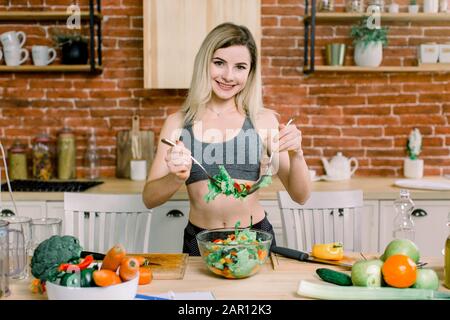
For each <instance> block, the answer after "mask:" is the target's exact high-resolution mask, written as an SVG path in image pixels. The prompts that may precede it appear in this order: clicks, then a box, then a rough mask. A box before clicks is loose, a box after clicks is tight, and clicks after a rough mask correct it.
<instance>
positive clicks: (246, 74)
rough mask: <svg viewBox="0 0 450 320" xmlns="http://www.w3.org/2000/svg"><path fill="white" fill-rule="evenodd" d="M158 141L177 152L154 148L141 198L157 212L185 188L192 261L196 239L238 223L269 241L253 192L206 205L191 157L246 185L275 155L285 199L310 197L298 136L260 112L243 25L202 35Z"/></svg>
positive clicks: (204, 183) (202, 179)
mask: <svg viewBox="0 0 450 320" xmlns="http://www.w3.org/2000/svg"><path fill="white" fill-rule="evenodd" d="M160 138H167V139H171V140H174V141H175V140H176V141H177V145H176V146H174V147H170V146H167V145H165V144H162V143H161V142H159V143H158V148H157V152H156V155H155V159H154V161H153V164H152V167H151V169H150V172H149V175H148V180H147V182H146V185H145V188H144V191H143V199H144V202H145V204H146V206H147V207H148V208H154V207H157V206H159V205H161V204H163V203H164V202H166V201H167V200H169V199H170V198H171V197H172V195H173V194H174V193H175V192H176V191H177V190H178V189H179V188H180V187H181V186H182V185H183V184H184V183H185V184H186V187H187V191H188V195H189V201H190V211H189V223H188V225H187V226H186V228H185V230H184V243H183V252H185V253H189V254H190V255H199V254H200V253H199V250H198V247H197V242H196V239H195V235H196V234H197V233H199V232H200V231H202V230H204V229H215V228H232V227H234V225H235V224H236V222H237V221H240V223H241V226H242V227H247V226H250V224H251V222H253V228H255V229H261V230H264V231H268V232H270V233H271V234H272V235H274V232H273V227H272V225H271V224H270V222H269V221H268V220H267V217H266V213H265V212H264V209H263V207H262V206H261V205H260V204H259V201H258V192H255V193H253V194H251V195H249V196H247V197H246V198H245V200H239V199H235V198H234V197H230V196H229V197H227V196H225V195H220V196H218V197H217V198H216V199H215V200H213V201H211V202H208V203H207V202H206V201H205V200H204V196H205V194H207V193H208V179H207V176H206V175H205V174H204V173H203V171H202V170H201V169H200V167H199V166H198V165H197V164H193V163H192V160H191V158H190V156H191V154H192V155H193V156H194V157H195V159H197V160H198V161H200V163H202V165H203V166H204V167H205V168H206V170H207V171H208V172H209V174H210V175H215V174H217V173H218V170H219V169H218V166H219V165H223V166H224V167H225V169H226V170H227V171H228V173H229V174H230V175H231V177H232V178H233V179H234V180H235V181H237V182H239V183H250V184H252V183H254V181H256V180H257V179H258V177H259V176H260V172H261V170H262V167H263V166H261V163H264V161H262V159H267V158H268V157H267V155H268V154H270V153H271V152H272V151H275V153H274V154H275V156H274V157H273V158H274V159H273V160H272V163H273V167H274V169H273V170H275V171H276V173H277V175H278V177H279V179H280V180H281V182H282V183H283V185H284V187H285V188H286V190H287V191H288V192H289V194H290V195H291V197H292V198H293V199H294V200H295V201H297V202H299V203H304V202H305V201H306V200H307V199H308V197H309V194H310V189H311V181H310V178H309V172H308V167H307V165H306V162H305V159H304V157H303V152H302V147H301V140H302V138H301V132H300V131H299V130H298V129H297V127H296V126H295V125H294V124H291V125H289V126H287V127H286V126H285V125H283V124H279V123H278V120H277V118H276V116H275V113H274V112H273V111H271V110H269V109H265V108H263V106H262V99H261V84H260V71H259V66H258V54H257V47H256V44H255V41H254V39H253V36H252V35H251V33H250V31H249V30H248V29H247V28H246V27H244V26H238V25H235V24H232V23H224V24H221V25H219V26H217V27H216V28H214V29H213V30H212V31H211V32H210V33H209V34H208V35H207V37H206V38H205V40H204V41H203V43H202V45H201V47H200V49H199V51H198V53H197V56H196V58H195V64H194V72H193V76H192V81H191V87H190V89H189V93H188V96H187V98H186V100H185V102H184V104H183V106H182V108H181V110H180V111H179V112H176V113H174V114H172V115H169V116H168V117H167V120H166V121H165V123H164V125H163V128H162V130H161V134H160ZM264 170H265V169H264ZM251 217H252V221H251ZM274 244H275V237H274V240H273V242H272V245H274Z"/></svg>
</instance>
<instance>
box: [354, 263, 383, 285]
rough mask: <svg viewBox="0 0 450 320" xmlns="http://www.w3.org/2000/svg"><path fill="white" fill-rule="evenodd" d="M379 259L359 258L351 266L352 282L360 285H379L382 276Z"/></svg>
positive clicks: (381, 264)
mask: <svg viewBox="0 0 450 320" xmlns="http://www.w3.org/2000/svg"><path fill="white" fill-rule="evenodd" d="M382 266H383V261H381V260H380V259H370V260H359V261H357V262H355V264H354V265H353V266H352V274H351V277H352V283H353V285H354V286H360V287H381V283H382V279H383V276H382V274H381V267H382Z"/></svg>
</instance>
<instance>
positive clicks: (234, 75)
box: [210, 45, 251, 100]
mask: <svg viewBox="0 0 450 320" xmlns="http://www.w3.org/2000/svg"><path fill="white" fill-rule="evenodd" d="M250 66H251V57H250V52H249V51H248V48H247V47H246V46H242V45H236V46H231V47H227V48H221V49H217V50H216V51H215V52H214V54H213V58H212V60H211V66H210V74H211V82H212V90H213V92H214V95H215V96H216V97H217V98H219V99H221V100H229V99H231V98H233V97H234V96H235V95H236V94H238V93H239V92H240V91H241V90H242V89H244V87H245V84H246V83H247V79H248V75H249V72H250Z"/></svg>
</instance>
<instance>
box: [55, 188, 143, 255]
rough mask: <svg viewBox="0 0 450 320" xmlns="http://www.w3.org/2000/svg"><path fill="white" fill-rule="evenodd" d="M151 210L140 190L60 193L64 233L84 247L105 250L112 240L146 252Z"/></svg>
mask: <svg viewBox="0 0 450 320" xmlns="http://www.w3.org/2000/svg"><path fill="white" fill-rule="evenodd" d="M151 212H152V211H151V210H150V209H147V208H146V207H145V205H144V203H143V200H142V195H141V194H93V193H72V192H65V193H64V233H65V234H67V235H73V236H75V237H77V238H78V239H79V240H80V244H81V246H82V247H83V249H84V250H86V251H94V252H102V253H105V252H106V251H108V249H109V248H111V247H112V246H114V245H115V244H116V243H121V244H123V245H124V247H125V249H126V250H127V252H133V253H145V252H148V245H149V236H150V223H151Z"/></svg>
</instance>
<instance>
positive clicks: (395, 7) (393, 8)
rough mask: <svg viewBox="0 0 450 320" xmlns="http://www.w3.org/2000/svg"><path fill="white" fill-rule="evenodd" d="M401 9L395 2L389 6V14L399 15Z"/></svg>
mask: <svg viewBox="0 0 450 320" xmlns="http://www.w3.org/2000/svg"><path fill="white" fill-rule="evenodd" d="M399 8H400V6H399V5H398V4H397V3H395V2H393V3H391V4H390V5H389V13H398V12H399Z"/></svg>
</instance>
